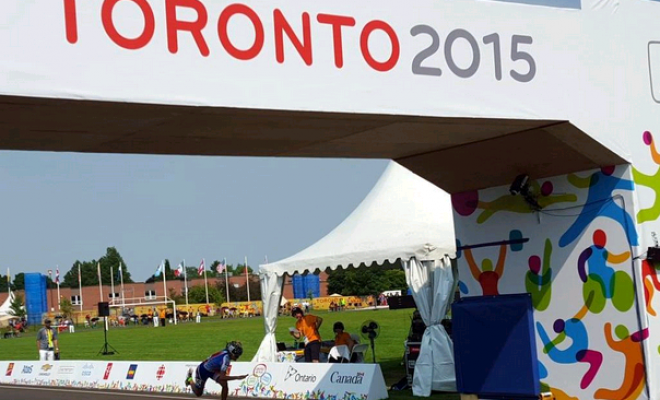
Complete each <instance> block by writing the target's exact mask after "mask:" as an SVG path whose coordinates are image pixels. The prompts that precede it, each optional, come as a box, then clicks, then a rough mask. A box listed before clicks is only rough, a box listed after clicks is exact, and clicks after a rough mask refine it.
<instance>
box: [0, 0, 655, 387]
mask: <svg viewBox="0 0 660 400" xmlns="http://www.w3.org/2000/svg"><path fill="white" fill-rule="evenodd" d="M356 4H357V3H356V2H354V1H349V0H334V1H331V2H330V1H318V2H307V1H303V0H288V1H275V0H271V1H261V2H254V1H245V2H235V3H227V2H219V1H213V0H84V1H83V0H62V1H52V0H31V1H25V0H4V1H3V2H2V4H1V5H0V52H1V54H2V57H1V61H0V149H2V150H38V151H73V152H90V153H95V152H96V153H145V154H197V155H233V156H272V157H353V158H387V159H392V160H395V161H397V162H398V163H399V164H400V165H402V166H404V167H406V168H408V169H409V170H410V171H412V172H414V173H415V174H417V175H419V176H421V177H422V178H424V179H426V180H427V181H429V182H431V183H432V184H435V185H436V186H439V187H440V188H442V189H444V190H445V191H446V192H448V193H449V194H450V195H451V206H450V207H451V208H450V209H451V211H452V213H453V225H454V233H455V237H456V242H457V243H458V244H459V245H458V247H457V251H456V257H457V258H456V263H457V267H458V273H459V288H460V289H461V292H462V295H463V296H479V295H501V294H510V293H529V294H530V295H531V297H532V300H533V306H534V320H535V322H536V327H535V328H536V329H535V334H536V344H537V353H538V358H539V360H538V361H539V371H540V377H541V382H542V387H543V389H544V390H550V391H552V392H553V393H554V395H555V398H561V399H569V398H597V399H660V384H658V380H657V379H654V378H655V377H657V376H658V374H659V373H660V372H659V371H660V316H658V313H659V311H658V310H660V296H657V291H659V290H660V283H659V282H660V277H658V271H659V269H658V268H657V267H656V264H657V262H658V260H656V258H655V254H657V252H655V248H657V247H658V246H660V245H659V243H660V242H659V241H658V232H659V231H660V220H659V218H660V200H659V199H660V173H659V170H660V149H659V148H658V145H657V143H656V141H655V139H656V138H658V135H660V120H659V119H658V113H659V111H660V26H659V25H658V24H657V20H658V17H660V1H656V0H555V1H550V0H464V1H456V0H418V1H416V2H415V6H414V7H411V6H410V5H409V4H407V3H404V2H400V1H394V0H379V1H376V0H364V1H362V2H360V3H359V6H358V5H356ZM513 182H516V183H517V184H516V185H513V186H514V187H513V188H512V183H513ZM521 183H522V185H520V184H521ZM511 189H513V190H511ZM356 229H357V228H356ZM511 237H514V238H524V239H527V240H526V241H525V243H524V246H522V247H520V246H513V248H512V247H510V246H509V247H502V246H500V245H492V244H493V243H500V242H503V241H507V240H509V238H511ZM489 244H490V245H489ZM468 250H469V251H468ZM316 267H318V268H321V267H322V266H320V265H317V266H316ZM264 279H265V280H268V279H270V278H267V277H264ZM272 279H276V280H277V279H280V277H279V276H277V274H275V276H274V277H273V278H272ZM264 284H265V285H271V286H277V283H276V282H265V283H264ZM566 339H568V340H566ZM487 341H488V337H487V332H485V334H484V342H486V343H487ZM564 341H565V342H564ZM569 342H571V343H573V344H572V345H570V346H569V345H568V343H569ZM585 371H587V372H585Z"/></svg>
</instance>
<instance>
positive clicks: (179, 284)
mask: <svg viewBox="0 0 660 400" xmlns="http://www.w3.org/2000/svg"><path fill="white" fill-rule="evenodd" d="M196 278H197V277H196ZM327 279H328V274H327V273H325V272H321V274H320V286H321V297H324V296H327V295H329V294H330V293H328V282H327ZM250 280H251V281H258V280H259V275H256V274H253V275H250ZM166 283H167V291H168V292H169V290H170V289H174V290H175V291H176V293H177V294H182V293H183V285H184V281H182V280H178V279H176V280H169V281H167V282H166ZM216 283H220V284H223V283H224V279H219V278H208V284H209V287H211V286H213V285H216ZM229 284H230V285H235V286H236V285H238V286H239V287H240V286H243V285H245V276H230V277H229ZM193 286H204V279H203V278H198V279H191V280H189V281H188V287H189V288H191V287H193ZM102 291H103V301H110V294H111V292H112V291H111V286H110V285H103V286H102ZM16 293H19V294H21V295H22V296H25V293H24V292H23V291H22V290H19V291H17V292H16ZM115 294H116V296H117V298H120V297H121V287H120V285H119V284H116V285H115ZM164 294H165V293H164V290H163V281H162V280H158V281H156V282H153V283H144V282H140V283H126V284H124V298H125V299H129V298H144V297H147V296H163V295H164ZM282 294H283V296H284V297H285V298H287V299H293V285H292V280H291V277H288V278H287V279H286V280H285V283H284V291H283V293H282ZM7 295H8V294H7V293H0V304H2V303H3V302H4V301H5V299H6V298H7ZM60 296H61V297H62V298H63V299H69V300H71V302H72V303H74V309H76V310H78V307H79V303H78V299H79V298H80V297H82V302H83V310H95V309H96V307H97V304H98V302H99V301H101V300H100V293H99V287H98V286H83V288H82V296H80V291H79V290H78V288H68V287H67V288H65V287H60ZM47 300H48V309H51V308H54V309H55V310H57V304H58V303H59V302H58V299H57V289H56V288H54V289H48V293H47Z"/></svg>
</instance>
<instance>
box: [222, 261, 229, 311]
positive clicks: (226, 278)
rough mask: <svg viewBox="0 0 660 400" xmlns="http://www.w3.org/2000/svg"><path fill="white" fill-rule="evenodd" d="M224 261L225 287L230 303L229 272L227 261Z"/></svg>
mask: <svg viewBox="0 0 660 400" xmlns="http://www.w3.org/2000/svg"><path fill="white" fill-rule="evenodd" d="M222 261H224V263H225V286H226V288H227V303H229V272H228V271H227V270H228V268H227V259H226V258H224V259H223V260H222Z"/></svg>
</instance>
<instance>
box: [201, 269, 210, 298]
mask: <svg viewBox="0 0 660 400" xmlns="http://www.w3.org/2000/svg"><path fill="white" fill-rule="evenodd" d="M202 264H204V288H205V289H206V305H208V304H209V282H208V280H207V279H206V263H205V262H204V259H203V258H202Z"/></svg>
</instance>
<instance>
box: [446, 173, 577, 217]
mask: <svg viewBox="0 0 660 400" xmlns="http://www.w3.org/2000/svg"><path fill="white" fill-rule="evenodd" d="M529 186H530V192H531V193H536V194H538V197H537V198H536V201H537V203H538V204H539V206H541V208H545V207H547V206H549V205H552V204H555V203H565V202H575V201H577V196H576V195H574V194H557V195H553V194H552V192H553V190H554V187H553V185H552V182H550V181H546V182H543V185H539V183H538V182H537V181H531V182H530V185H529ZM452 204H453V206H454V210H456V212H457V213H458V214H459V215H462V216H468V215H471V214H472V213H473V212H474V211H475V210H476V209H477V208H478V209H481V210H483V211H482V212H481V214H479V216H478V217H477V223H478V224H483V223H484V222H486V221H488V219H489V218H490V217H492V216H493V215H495V214H496V213H497V212H500V211H509V212H514V213H519V214H529V213H531V212H533V211H534V210H533V209H532V208H531V207H530V206H529V203H527V202H526V201H525V199H524V198H523V197H522V196H512V195H510V194H506V195H504V196H501V197H498V198H497V199H495V200H493V201H489V202H486V201H479V193H478V192H477V191H471V192H464V193H458V194H454V195H452Z"/></svg>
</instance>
